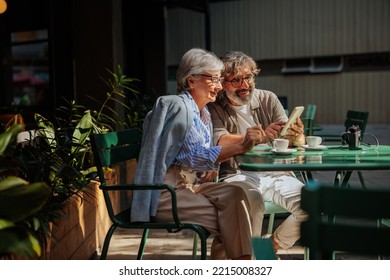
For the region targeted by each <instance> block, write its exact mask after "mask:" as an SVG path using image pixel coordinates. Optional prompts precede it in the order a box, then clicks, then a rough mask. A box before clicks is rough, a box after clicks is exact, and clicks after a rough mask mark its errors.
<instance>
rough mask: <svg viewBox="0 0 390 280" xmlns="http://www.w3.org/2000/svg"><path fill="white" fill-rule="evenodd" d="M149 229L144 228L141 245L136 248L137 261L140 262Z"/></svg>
mask: <svg viewBox="0 0 390 280" xmlns="http://www.w3.org/2000/svg"><path fill="white" fill-rule="evenodd" d="M148 234H149V229H148V228H145V229H144V232H143V234H142V238H141V243H140V244H139V248H138V255H137V260H142V258H143V256H144V251H145V245H146V239H148Z"/></svg>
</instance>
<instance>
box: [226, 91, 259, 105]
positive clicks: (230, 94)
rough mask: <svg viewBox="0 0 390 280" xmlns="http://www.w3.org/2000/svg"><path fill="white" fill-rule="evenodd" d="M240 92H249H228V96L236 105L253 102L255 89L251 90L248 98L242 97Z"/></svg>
mask: <svg viewBox="0 0 390 280" xmlns="http://www.w3.org/2000/svg"><path fill="white" fill-rule="evenodd" d="M240 91H247V90H235V91H228V90H226V96H227V97H228V98H229V99H230V100H231V101H233V102H234V103H236V104H238V105H247V104H249V103H250V102H251V99H252V96H253V94H252V93H253V88H249V91H250V93H249V95H246V96H240V95H239V92H240Z"/></svg>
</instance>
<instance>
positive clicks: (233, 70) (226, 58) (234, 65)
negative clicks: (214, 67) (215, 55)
mask: <svg viewBox="0 0 390 280" xmlns="http://www.w3.org/2000/svg"><path fill="white" fill-rule="evenodd" d="M221 60H222V61H223V63H224V65H225V68H224V70H223V72H222V76H223V77H227V76H229V75H231V74H234V75H236V74H237V73H239V72H241V70H242V68H244V67H248V66H249V67H250V69H251V72H252V73H253V74H254V75H257V74H259V72H260V68H258V67H257V64H256V61H255V60H254V59H253V58H252V57H250V56H249V55H246V54H245V53H243V52H240V51H229V52H227V53H225V54H224V55H222V56H221Z"/></svg>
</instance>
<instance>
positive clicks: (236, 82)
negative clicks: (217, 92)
mask: <svg viewBox="0 0 390 280" xmlns="http://www.w3.org/2000/svg"><path fill="white" fill-rule="evenodd" d="M254 80H255V75H253V74H250V75H248V76H245V77H242V78H238V77H237V78H234V79H232V80H230V81H229V80H226V79H225V82H228V83H231V84H232V86H233V87H235V88H238V87H240V86H241V85H242V83H243V82H244V81H245V82H247V83H248V84H249V83H252V82H253V81H254Z"/></svg>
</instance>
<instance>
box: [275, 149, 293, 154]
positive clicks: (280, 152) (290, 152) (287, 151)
mask: <svg viewBox="0 0 390 280" xmlns="http://www.w3.org/2000/svg"><path fill="white" fill-rule="evenodd" d="M296 151H297V150H296V149H287V150H285V151H277V150H276V149H272V150H271V152H273V153H274V154H277V155H290V154H292V153H294V152H296Z"/></svg>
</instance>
